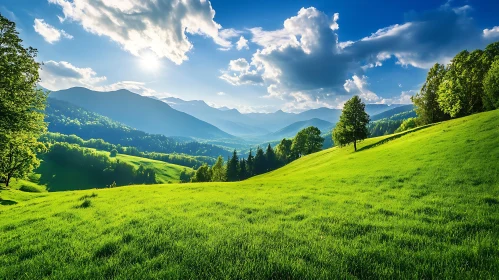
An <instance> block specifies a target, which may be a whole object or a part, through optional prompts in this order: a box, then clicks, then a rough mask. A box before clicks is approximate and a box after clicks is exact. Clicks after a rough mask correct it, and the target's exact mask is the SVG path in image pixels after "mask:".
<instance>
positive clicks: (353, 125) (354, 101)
mask: <svg viewBox="0 0 499 280" xmlns="http://www.w3.org/2000/svg"><path fill="white" fill-rule="evenodd" d="M365 107H366V105H365V104H364V102H362V100H360V98H359V97H358V96H357V95H356V96H354V97H352V98H351V99H350V100H348V101H347V102H346V103H345V106H344V107H343V111H342V113H341V116H340V120H339V122H338V123H337V124H336V127H335V128H334V130H333V140H334V143H336V144H338V145H339V146H345V145H347V144H349V143H353V147H354V150H355V151H357V141H361V140H363V139H366V138H367V136H368V134H369V133H368V130H367V125H368V124H369V115H368V114H367V113H366V111H365Z"/></svg>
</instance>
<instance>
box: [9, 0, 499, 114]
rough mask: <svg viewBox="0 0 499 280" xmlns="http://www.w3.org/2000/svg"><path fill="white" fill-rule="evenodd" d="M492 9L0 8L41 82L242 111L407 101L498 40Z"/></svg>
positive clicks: (92, 3)
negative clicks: (34, 54)
mask: <svg viewBox="0 0 499 280" xmlns="http://www.w3.org/2000/svg"><path fill="white" fill-rule="evenodd" d="M497 11H499V1H495V0H489V1H485V0H475V1H473V0H468V1H466V0H453V1H435V0H431V1H430V0H428V1H399V0H396V1H395V0H385V1H372V0H347V1H343V0H336V1H329V0H317V1H298V0H283V1H277V0H275V1H268V0H252V1H250V0H237V1H233V0H212V1H208V0H150V1H145V0H36V1H35V0H0V14H2V16H4V17H7V18H8V19H10V20H12V21H14V22H15V23H16V25H17V28H18V31H19V33H20V37H21V38H22V39H23V41H24V42H23V43H24V44H25V45H26V46H28V45H29V46H32V47H35V48H37V49H38V51H39V53H38V58H37V59H38V61H40V62H43V66H42V69H41V70H40V77H41V82H40V85H41V86H43V87H45V88H47V89H49V90H61V89H66V88H70V87H75V86H82V87H87V88H90V89H93V90H99V91H110V90H117V89H123V88H124V89H128V90H130V91H133V92H136V93H138V94H142V95H147V96H155V97H159V98H161V97H168V96H174V97H178V98H181V99H184V100H204V101H205V102H207V103H208V104H210V105H212V106H215V107H222V106H227V107H229V108H236V109H238V110H240V111H241V112H273V111H277V110H280V109H281V110H284V111H287V112H300V111H304V110H307V109H312V108H319V107H329V108H341V107H342V106H343V104H344V103H345V102H346V100H348V99H349V98H351V97H352V96H353V95H359V96H360V97H361V98H362V99H363V100H364V102H366V103H384V104H399V103H410V97H411V96H412V95H414V94H415V93H417V91H418V90H419V89H420V88H421V85H422V84H423V83H424V81H425V78H426V73H427V71H428V69H429V68H430V67H431V66H432V65H433V64H435V63H437V62H438V63H449V61H450V59H451V58H452V57H453V56H454V55H455V54H457V53H458V52H459V51H461V50H464V49H467V50H474V49H477V48H484V47H485V46H486V45H487V44H489V43H491V42H495V41H499V16H498V13H497Z"/></svg>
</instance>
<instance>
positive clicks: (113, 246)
mask: <svg viewBox="0 0 499 280" xmlns="http://www.w3.org/2000/svg"><path fill="white" fill-rule="evenodd" d="M498 113H499V112H498V111H493V112H486V113H480V114H475V115H472V116H468V117H466V118H461V119H455V120H451V121H447V122H444V123H441V124H436V125H433V126H427V127H425V128H423V129H419V130H416V131H414V130H412V131H410V132H408V133H406V134H404V135H403V136H394V135H390V136H383V137H378V138H370V139H366V140H365V141H362V142H361V143H359V150H361V151H359V152H357V153H354V152H353V149H342V148H338V147H336V148H332V149H328V150H325V151H322V152H318V153H315V154H313V155H310V156H306V157H303V158H300V159H298V160H296V161H294V162H293V163H291V164H289V165H287V166H285V167H283V168H281V169H278V170H276V171H275V172H272V173H268V174H265V175H262V176H258V177H254V178H251V179H249V180H245V181H241V182H237V183H219V182H210V183H203V184H195V185H194V184H172V185H155V186H151V187H147V188H142V187H134V186H131V187H126V188H114V189H99V190H87V191H74V192H59V193H48V194H47V193H43V194H36V193H24V192H19V191H15V190H1V191H0V197H1V198H2V199H1V200H0V203H1V204H2V205H0V217H1V219H0V240H2V241H3V240H5V241H6V242H0V254H1V255H2V257H1V258H0V264H1V265H0V279H23V278H26V279H44V278H60V279H127V278H137V279H179V278H187V279H220V278H224V279H415V278H416V279H497V278H498V276H499V274H498V272H499V246H498V245H499V244H498V240H499V196H498V195H499V174H498V172H497V170H498V169H499V161H497V158H498V156H499V144H498V141H499V140H498V139H499V130H498V129H497V127H498V126H499V119H498V118H497V116H498ZM396 137H398V138H396ZM92 193H96V194H98V196H96V197H92ZM82 197H84V198H83V199H82ZM85 200H89V201H91V203H90V207H88V208H77V207H78V206H80V205H81V204H82V203H83V202H84V201H85ZM16 202H17V204H15V203H16ZM14 237H15V238H14ZM62 237H63V238H62ZM68 248H69V249H68ZM54 273H55V274H54Z"/></svg>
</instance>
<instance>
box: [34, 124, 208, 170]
mask: <svg viewBox="0 0 499 280" xmlns="http://www.w3.org/2000/svg"><path fill="white" fill-rule="evenodd" d="M40 141H42V142H44V143H56V142H65V143H69V144H77V145H78V146H81V147H87V148H94V149H97V150H102V151H112V150H114V149H115V150H116V151H117V152H118V153H121V154H127V155H133V156H138V157H142V158H148V159H153V160H159V161H164V162H168V163H172V164H178V165H183V166H187V167H192V168H198V167H199V166H201V165H203V163H207V164H212V163H214V162H215V159H213V158H212V157H207V156H191V155H187V154H164V153H156V152H141V151H139V150H138V149H137V148H135V147H122V146H121V145H114V144H111V143H108V142H105V141H104V140H102V139H89V140H83V139H82V138H80V137H78V136H76V135H64V134H60V133H51V132H49V133H45V134H44V135H42V136H41V137H40Z"/></svg>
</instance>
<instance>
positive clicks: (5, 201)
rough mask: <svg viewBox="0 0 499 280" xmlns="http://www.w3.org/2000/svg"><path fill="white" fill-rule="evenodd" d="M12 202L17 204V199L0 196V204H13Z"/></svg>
mask: <svg viewBox="0 0 499 280" xmlns="http://www.w3.org/2000/svg"><path fill="white" fill-rule="evenodd" d="M14 204H17V201H14V200H8V199H1V198H0V205H14Z"/></svg>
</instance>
